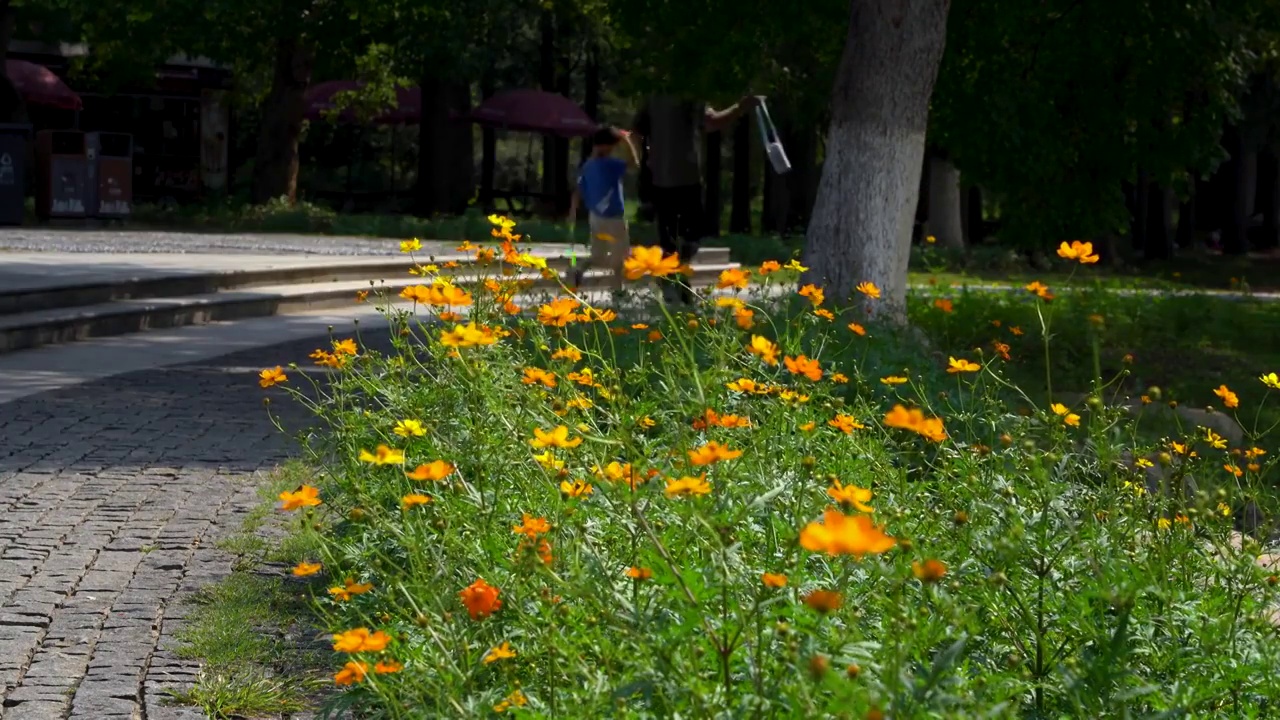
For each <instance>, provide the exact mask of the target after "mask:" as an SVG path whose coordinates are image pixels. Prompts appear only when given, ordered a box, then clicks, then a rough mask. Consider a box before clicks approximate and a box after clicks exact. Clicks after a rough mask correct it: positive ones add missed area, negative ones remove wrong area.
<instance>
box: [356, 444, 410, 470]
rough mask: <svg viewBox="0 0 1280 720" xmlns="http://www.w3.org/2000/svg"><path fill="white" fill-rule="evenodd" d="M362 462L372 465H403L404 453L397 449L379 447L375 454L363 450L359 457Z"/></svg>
mask: <svg viewBox="0 0 1280 720" xmlns="http://www.w3.org/2000/svg"><path fill="white" fill-rule="evenodd" d="M359 459H360V462H363V463H369V464H370V465H403V464H404V451H403V450H397V449H395V448H391V447H387V446H386V445H379V446H378V447H376V448H374V451H373V452H369V451H368V450H363V449H362V450H361V451H360V456H359Z"/></svg>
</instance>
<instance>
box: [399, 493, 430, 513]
mask: <svg viewBox="0 0 1280 720" xmlns="http://www.w3.org/2000/svg"><path fill="white" fill-rule="evenodd" d="M429 502H431V497H430V496H428V495H422V494H420V493H409V494H408V495H405V496H404V497H402V498H400V509H402V510H409V509H410V508H415V507H417V506H419V505H426V504H427V503H429Z"/></svg>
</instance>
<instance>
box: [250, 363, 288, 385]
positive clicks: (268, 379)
mask: <svg viewBox="0 0 1280 720" xmlns="http://www.w3.org/2000/svg"><path fill="white" fill-rule="evenodd" d="M288 381H289V378H288V377H286V376H285V374H284V368H283V367H281V366H279V365H277V366H275V367H273V368H267V369H266V370H263V371H262V372H260V373H258V385H261V386H262V387H264V388H269V387H271V386H272V385H278V384H280V383H282V382H288Z"/></svg>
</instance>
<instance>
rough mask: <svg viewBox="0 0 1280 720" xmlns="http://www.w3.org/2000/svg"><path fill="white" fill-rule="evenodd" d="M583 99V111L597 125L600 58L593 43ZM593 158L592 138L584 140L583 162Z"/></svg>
mask: <svg viewBox="0 0 1280 720" xmlns="http://www.w3.org/2000/svg"><path fill="white" fill-rule="evenodd" d="M582 84H583V98H582V109H583V110H586V111H587V117H590V118H591V119H592V120H594V121H596V122H597V123H599V122H600V57H599V52H598V50H597V47H596V45H595V43H594V42H592V44H591V47H590V48H588V50H587V67H586V70H585V71H584V72H583V77H582ZM589 157H591V140H590V138H583V139H582V161H583V162H586V161H587V158H589Z"/></svg>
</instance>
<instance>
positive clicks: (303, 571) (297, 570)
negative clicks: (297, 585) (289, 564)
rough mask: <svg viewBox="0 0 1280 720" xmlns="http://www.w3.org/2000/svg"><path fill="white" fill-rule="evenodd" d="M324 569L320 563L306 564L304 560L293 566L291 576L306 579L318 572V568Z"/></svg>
mask: <svg viewBox="0 0 1280 720" xmlns="http://www.w3.org/2000/svg"><path fill="white" fill-rule="evenodd" d="M322 567H324V566H323V565H321V564H320V563H313V562H306V561H305V560H304V561H302V562H300V563H298V564H297V565H294V566H293V574H294V576H295V577H307V576H308V575H315V574H316V573H318V572H320V568H322Z"/></svg>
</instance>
